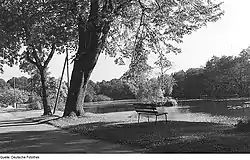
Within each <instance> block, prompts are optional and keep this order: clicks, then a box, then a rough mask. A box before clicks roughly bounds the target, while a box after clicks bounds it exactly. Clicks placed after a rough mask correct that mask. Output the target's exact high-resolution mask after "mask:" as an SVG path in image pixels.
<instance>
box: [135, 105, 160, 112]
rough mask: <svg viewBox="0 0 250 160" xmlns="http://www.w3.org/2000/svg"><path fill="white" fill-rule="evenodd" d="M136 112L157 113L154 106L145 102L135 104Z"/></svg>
mask: <svg viewBox="0 0 250 160" xmlns="http://www.w3.org/2000/svg"><path fill="white" fill-rule="evenodd" d="M135 106H136V107H135V111H136V112H144V113H158V111H157V109H156V107H153V106H150V105H147V104H135Z"/></svg>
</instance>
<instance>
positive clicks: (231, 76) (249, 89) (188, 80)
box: [173, 47, 250, 99]
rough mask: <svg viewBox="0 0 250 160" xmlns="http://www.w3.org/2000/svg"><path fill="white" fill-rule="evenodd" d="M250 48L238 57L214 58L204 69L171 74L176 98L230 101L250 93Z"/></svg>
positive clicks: (191, 69) (192, 69)
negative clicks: (232, 98) (229, 99)
mask: <svg viewBox="0 0 250 160" xmlns="http://www.w3.org/2000/svg"><path fill="white" fill-rule="evenodd" d="M249 60H250V47H248V48H247V49H244V50H242V51H241V53H240V54H239V55H238V56H221V57H216V56H213V57H212V58H211V59H210V60H208V61H207V62H206V65H205V66H204V67H200V68H190V69H188V70H187V71H186V72H185V71H183V70H182V71H179V72H176V73H174V74H173V77H174V79H175V81H176V85H175V86H174V89H173V96H174V97H177V98H186V99H190V98H231V97H237V96H240V97H248V96H249V94H250V62H249Z"/></svg>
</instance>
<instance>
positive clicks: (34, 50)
mask: <svg viewBox="0 0 250 160" xmlns="http://www.w3.org/2000/svg"><path fill="white" fill-rule="evenodd" d="M32 50H33V52H32V57H34V59H35V63H36V66H37V67H38V68H39V69H40V68H42V67H43V66H42V63H41V61H40V59H39V57H38V55H37V52H36V49H35V47H34V46H32Z"/></svg>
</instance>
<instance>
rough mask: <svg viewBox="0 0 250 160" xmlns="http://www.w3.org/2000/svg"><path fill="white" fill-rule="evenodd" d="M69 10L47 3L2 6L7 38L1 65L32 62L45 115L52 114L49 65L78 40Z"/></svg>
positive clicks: (1, 30)
mask: <svg viewBox="0 0 250 160" xmlns="http://www.w3.org/2000/svg"><path fill="white" fill-rule="evenodd" d="M66 6H67V4H61V3H57V1H46V0H38V1H32V0H24V1H21V0H13V1H1V2H0V15H1V16H0V34H1V35H2V37H3V38H1V42H0V43H1V44H0V53H2V60H1V61H0V63H1V64H4V63H7V64H8V65H13V64H17V62H18V61H19V60H20V62H21V64H22V63H26V62H25V61H28V62H29V63H30V64H32V65H33V68H34V67H35V68H36V69H37V71H38V73H39V75H40V81H41V85H42V101H43V106H44V115H48V114H51V109H50V107H49V106H48V93H47V90H46V89H47V87H48V86H47V79H46V74H47V73H46V70H47V68H48V64H49V62H50V60H51V59H52V57H53V55H54V53H55V52H56V51H58V52H59V53H61V52H63V47H64V45H66V44H67V42H73V41H74V40H75V39H76V37H77V33H76V30H75V25H72V24H74V22H72V20H74V18H72V16H74V14H69V12H70V13H71V10H68V11H67V10H65V7H66ZM67 9H68V8H67ZM62 13H63V14H62ZM68 44H69V43H68ZM73 44H74V43H73ZM21 48H23V50H21V53H20V52H19V51H20V49H21ZM28 65H29V64H27V65H26V70H25V69H24V68H25V67H24V68H23V69H24V70H25V71H27V68H29V67H28ZM23 66H25V65H23ZM0 67H1V66H0ZM31 68H32V67H31Z"/></svg>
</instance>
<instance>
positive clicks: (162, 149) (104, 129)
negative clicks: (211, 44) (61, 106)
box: [49, 111, 250, 153]
mask: <svg viewBox="0 0 250 160" xmlns="http://www.w3.org/2000/svg"><path fill="white" fill-rule="evenodd" d="M162 120H163V119H162ZM150 121H151V122H149V123H148V122H147V119H146V118H144V119H142V122H141V123H140V124H137V116H136V114H135V113H134V112H133V111H132V112H131V111H130V112H116V113H105V114H93V113H86V115H85V116H84V117H80V118H76V117H75V118H60V119H57V120H52V121H50V122H49V123H50V124H52V125H54V126H57V127H60V128H63V129H66V130H69V131H71V132H75V133H80V134H82V135H85V136H90V137H92V138H96V139H103V140H107V141H112V142H117V143H121V144H127V145H131V146H134V147H139V148H142V149H144V151H145V152H154V153H167V152H177V153H181V152H185V153H186V152H203V153H204V152H209V153H211V152H213V153H214V152H223V153H225V152H250V133H241V132H236V131H235V130H234V126H233V125H226V124H217V123H208V122H187V121H177V120H170V121H168V123H167V124H166V123H165V122H164V121H160V122H158V123H157V124H155V123H154V119H151V120H150Z"/></svg>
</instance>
